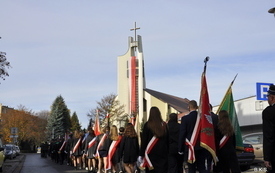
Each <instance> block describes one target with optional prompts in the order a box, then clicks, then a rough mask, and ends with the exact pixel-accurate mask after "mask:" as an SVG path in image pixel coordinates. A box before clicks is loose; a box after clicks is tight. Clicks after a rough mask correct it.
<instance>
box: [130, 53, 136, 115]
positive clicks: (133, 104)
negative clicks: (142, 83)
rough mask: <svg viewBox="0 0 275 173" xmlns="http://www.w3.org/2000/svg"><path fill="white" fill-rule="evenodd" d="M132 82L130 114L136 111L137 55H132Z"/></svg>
mask: <svg viewBox="0 0 275 173" xmlns="http://www.w3.org/2000/svg"><path fill="white" fill-rule="evenodd" d="M130 74H131V76H130V80H131V81H130V82H131V88H130V103H131V104H130V105H131V106H130V111H131V112H130V114H132V113H135V112H136V91H137V88H136V57H135V56H132V57H131V72H130Z"/></svg>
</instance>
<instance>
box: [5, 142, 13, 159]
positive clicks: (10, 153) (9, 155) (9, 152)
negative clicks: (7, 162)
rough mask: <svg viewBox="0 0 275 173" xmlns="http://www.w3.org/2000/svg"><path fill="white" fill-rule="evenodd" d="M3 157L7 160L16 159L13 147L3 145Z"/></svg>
mask: <svg viewBox="0 0 275 173" xmlns="http://www.w3.org/2000/svg"><path fill="white" fill-rule="evenodd" d="M5 149H6V152H5V157H6V158H9V159H14V158H15V157H16V151H15V145H13V144H6V145H5Z"/></svg>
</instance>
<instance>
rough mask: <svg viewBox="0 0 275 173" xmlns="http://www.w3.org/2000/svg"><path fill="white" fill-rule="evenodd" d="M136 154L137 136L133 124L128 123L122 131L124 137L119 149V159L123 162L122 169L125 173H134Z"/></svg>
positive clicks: (137, 148) (137, 147)
mask: <svg viewBox="0 0 275 173" xmlns="http://www.w3.org/2000/svg"><path fill="white" fill-rule="evenodd" d="M138 152H139V145H138V135H137V133H136V131H135V128H134V126H133V124H131V123H128V124H127V125H126V128H125V130H124V136H123V138H122V140H121V144H120V148H119V153H120V158H122V160H123V163H124V168H125V171H126V172H127V173H134V171H135V168H134V167H135V164H136V161H137V158H138Z"/></svg>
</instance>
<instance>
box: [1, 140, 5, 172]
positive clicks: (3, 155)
mask: <svg viewBox="0 0 275 173" xmlns="http://www.w3.org/2000/svg"><path fill="white" fill-rule="evenodd" d="M4 160H5V148H4V146H3V144H2V140H1V139H0V172H2V170H3V169H2V167H3V163H4Z"/></svg>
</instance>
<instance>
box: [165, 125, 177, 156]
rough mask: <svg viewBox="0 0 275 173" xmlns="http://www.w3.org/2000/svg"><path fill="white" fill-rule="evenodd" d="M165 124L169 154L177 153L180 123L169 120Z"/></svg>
mask: <svg viewBox="0 0 275 173" xmlns="http://www.w3.org/2000/svg"><path fill="white" fill-rule="evenodd" d="M167 125H168V132H169V154H177V153H178V145H179V144H178V143H179V129H180V124H179V123H178V122H173V121H172V122H170V121H169V122H168V124H167Z"/></svg>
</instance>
